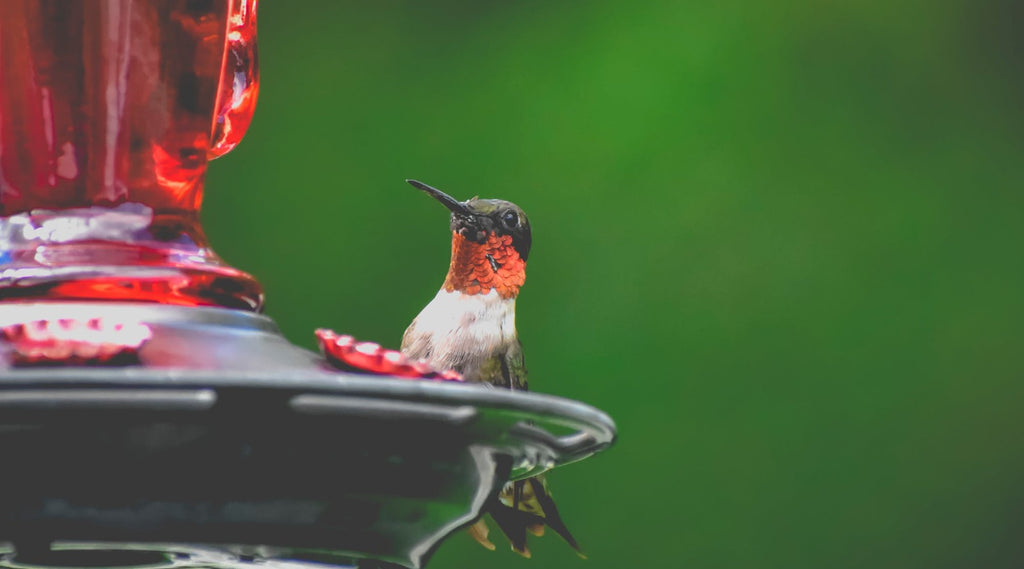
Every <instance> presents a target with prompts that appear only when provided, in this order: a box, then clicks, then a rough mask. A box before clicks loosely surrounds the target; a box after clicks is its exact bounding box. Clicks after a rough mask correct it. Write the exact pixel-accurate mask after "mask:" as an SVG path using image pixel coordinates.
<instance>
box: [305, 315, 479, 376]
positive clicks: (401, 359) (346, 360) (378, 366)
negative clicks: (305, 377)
mask: <svg viewBox="0 0 1024 569" xmlns="http://www.w3.org/2000/svg"><path fill="white" fill-rule="evenodd" d="M316 339H317V341H318V343H319V344H320V350H321V351H322V352H323V354H324V357H325V358H327V361H328V362H329V363H330V364H331V365H332V366H334V367H336V368H338V369H341V370H345V371H352V372H356V373H369V374H375V375H394V376H398V377H405V378H410V379H434V380H439V381H462V374H460V373H459V372H457V371H455V370H450V369H449V370H439V369H437V368H434V367H433V366H430V365H428V364H427V363H426V362H421V361H413V360H410V359H409V358H407V357H405V356H404V355H402V352H399V351H398V350H388V349H386V348H383V347H381V345H380V344H377V343H374V342H357V341H356V339H355V338H353V337H352V336H349V335H347V334H338V333H337V332H335V331H334V330H328V329H326V328H320V329H318V330H317V331H316Z"/></svg>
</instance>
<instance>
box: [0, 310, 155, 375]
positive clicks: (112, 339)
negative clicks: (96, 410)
mask: <svg viewBox="0 0 1024 569" xmlns="http://www.w3.org/2000/svg"><path fill="white" fill-rule="evenodd" d="M0 335H2V338H3V340H5V341H6V344H7V349H8V350H9V355H8V358H9V361H10V363H11V365H14V366H16V367H23V366H58V365H132V364H138V363H139V349H140V348H142V345H143V344H145V343H146V341H147V340H149V338H150V337H151V336H152V331H151V330H150V328H149V326H147V325H145V324H142V323H140V322H110V321H107V320H104V319H102V318H92V319H89V320H77V319H73V318H62V319H58V320H34V321H32V322H23V323H18V324H11V325H9V326H5V327H3V328H2V329H0Z"/></svg>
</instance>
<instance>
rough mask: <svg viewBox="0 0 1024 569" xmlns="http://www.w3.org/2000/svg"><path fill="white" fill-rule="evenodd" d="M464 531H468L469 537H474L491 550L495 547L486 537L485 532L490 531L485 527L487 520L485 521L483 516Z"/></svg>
mask: <svg viewBox="0 0 1024 569" xmlns="http://www.w3.org/2000/svg"><path fill="white" fill-rule="evenodd" d="M466 531H467V532H468V533H469V535H470V537H472V538H473V539H475V540H476V542H477V543H479V544H480V545H482V546H484V547H486V548H487V549H490V550H491V551H494V550H495V549H496V547H495V545H494V544H493V543H491V540H489V539H487V534H489V533H491V529H490V528H488V527H487V522H485V521H484V520H483V518H481V519H479V520H477V521H476V523H475V524H473V525H471V526H469V529H467V530H466Z"/></svg>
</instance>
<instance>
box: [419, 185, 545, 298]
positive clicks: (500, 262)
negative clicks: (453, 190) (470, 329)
mask: <svg viewBox="0 0 1024 569" xmlns="http://www.w3.org/2000/svg"><path fill="white" fill-rule="evenodd" d="M406 181H407V182H409V183H410V184H412V185H413V186H414V187H416V188H419V189H421V190H423V191H424V192H426V193H427V194H429V195H430V196H431V197H433V198H434V199H436V200H437V201H439V202H441V204H442V205H444V206H445V207H447V208H448V209H449V210H450V211H451V212H452V215H451V230H452V262H451V266H450V267H449V268H448V277H447V278H446V279H445V282H444V286H445V288H446V289H447V290H449V291H454V290H458V291H460V292H463V293H466V294H487V293H489V292H490V291H491V289H494V290H496V291H497V293H498V294H499V295H501V296H502V297H504V298H510V297H515V296H516V295H517V294H518V293H519V287H521V286H522V285H523V282H525V281H526V258H527V257H528V256H529V254H530V245H531V242H532V238H531V235H530V221H529V220H528V219H527V218H526V213H524V212H523V210H522V208H520V207H519V206H517V205H516V204H514V203H512V202H508V201H505V200H482V199H478V198H472V199H469V200H466V201H464V202H460V201H458V200H456V199H455V198H453V197H451V196H449V195H448V194H446V193H444V192H442V191H441V190H438V189H437V188H433V187H431V186H428V185H426V184H424V183H422V182H418V181H416V180H406Z"/></svg>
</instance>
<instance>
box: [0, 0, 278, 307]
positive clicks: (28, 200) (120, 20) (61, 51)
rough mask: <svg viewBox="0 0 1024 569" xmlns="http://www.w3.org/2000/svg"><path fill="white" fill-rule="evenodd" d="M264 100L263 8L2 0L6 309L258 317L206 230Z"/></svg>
mask: <svg viewBox="0 0 1024 569" xmlns="http://www.w3.org/2000/svg"><path fill="white" fill-rule="evenodd" d="M257 91H258V77H257V61H256V0H90V1H81V0H3V1H2V2H0V301H25V300H125V301H147V302H161V303H168V304H185V305H213V306H224V307H231V308H243V309H249V310H259V309H260V307H261V306H262V302H263V294H262V291H261V289H260V287H259V284H258V283H257V282H256V281H255V279H253V278H252V277H251V276H249V275H247V274H245V273H243V272H241V271H238V270H236V269H233V268H231V267H230V266H228V265H226V264H224V263H223V262H222V261H221V260H220V259H219V258H218V257H217V256H216V255H215V254H214V253H213V251H212V250H211V249H210V248H209V246H208V244H207V242H206V238H205V236H204V235H203V232H202V228H201V227H200V225H199V208H200V205H201V203H202V196H203V179H204V176H205V173H206V166H207V163H208V161H209V160H210V159H211V158H215V157H217V156H220V155H222V154H224V153H225V152H227V151H229V150H230V149H231V148H233V147H234V146H235V145H236V144H237V143H238V142H239V140H241V138H242V136H243V135H244V133H245V129H246V128H247V126H248V124H249V121H250V119H251V117H252V112H253V109H254V107H255V103H256V95H257Z"/></svg>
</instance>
